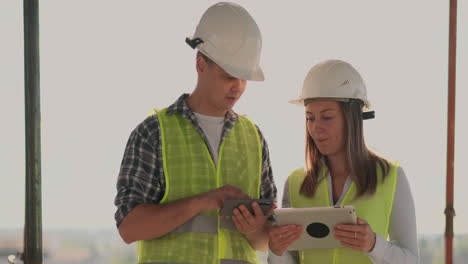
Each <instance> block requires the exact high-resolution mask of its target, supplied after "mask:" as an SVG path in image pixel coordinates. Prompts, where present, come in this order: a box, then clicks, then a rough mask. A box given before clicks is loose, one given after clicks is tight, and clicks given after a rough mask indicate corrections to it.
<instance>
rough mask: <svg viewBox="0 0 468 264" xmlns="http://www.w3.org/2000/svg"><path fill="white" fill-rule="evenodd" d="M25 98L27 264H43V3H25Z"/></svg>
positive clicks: (24, 256)
mask: <svg viewBox="0 0 468 264" xmlns="http://www.w3.org/2000/svg"><path fill="white" fill-rule="evenodd" d="M23 9H24V79H25V87H24V97H25V129H26V133H25V139H26V144H25V145H26V200H25V208H26V212H25V226H24V253H23V260H24V263H25V264H42V258H43V256H42V208H41V128H40V125H41V111H40V83H39V11H38V9H39V3H38V0H24V1H23Z"/></svg>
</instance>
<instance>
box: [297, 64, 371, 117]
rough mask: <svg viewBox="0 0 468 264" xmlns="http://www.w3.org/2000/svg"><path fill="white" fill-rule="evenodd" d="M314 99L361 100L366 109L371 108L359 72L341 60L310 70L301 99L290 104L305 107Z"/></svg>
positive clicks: (318, 65)
mask: <svg viewBox="0 0 468 264" xmlns="http://www.w3.org/2000/svg"><path fill="white" fill-rule="evenodd" d="M314 98H328V99H337V100H343V99H344V100H349V99H360V100H361V101H362V102H363V103H364V107H365V108H367V109H368V108H370V106H371V105H370V103H369V101H368V100H367V91H366V85H365V84H364V80H363V79H362V77H361V75H360V74H359V72H358V71H357V70H356V69H354V68H353V66H351V64H349V63H347V62H344V61H340V60H327V61H324V62H321V63H319V64H317V65H315V66H314V67H313V68H312V69H310V71H309V73H308V74H307V76H306V78H305V80H304V85H303V87H302V92H301V95H300V97H299V99H296V100H291V101H289V102H290V103H293V104H299V105H304V101H305V100H306V99H314Z"/></svg>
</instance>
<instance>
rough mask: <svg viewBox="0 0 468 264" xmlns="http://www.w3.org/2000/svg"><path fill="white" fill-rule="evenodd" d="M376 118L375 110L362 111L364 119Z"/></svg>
mask: <svg viewBox="0 0 468 264" xmlns="http://www.w3.org/2000/svg"><path fill="white" fill-rule="evenodd" d="M373 118H375V111H368V112H363V113H362V119H363V120H366V119H373Z"/></svg>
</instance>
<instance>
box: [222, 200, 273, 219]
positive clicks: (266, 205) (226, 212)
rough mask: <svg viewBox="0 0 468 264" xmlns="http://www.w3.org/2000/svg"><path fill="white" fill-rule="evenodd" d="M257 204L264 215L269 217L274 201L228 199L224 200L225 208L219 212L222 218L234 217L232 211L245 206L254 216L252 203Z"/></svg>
mask: <svg viewBox="0 0 468 264" xmlns="http://www.w3.org/2000/svg"><path fill="white" fill-rule="evenodd" d="M253 202H257V203H258V205H259V206H260V209H261V210H262V212H263V214H264V215H267V214H268V212H269V211H270V208H271V207H272V206H273V201H272V200H268V199H226V200H224V203H223V207H222V208H221V210H220V211H219V215H221V216H233V214H232V210H234V209H235V208H237V207H239V206H240V205H244V206H245V207H247V209H248V210H249V211H250V213H251V214H252V215H254V210H253V208H252V203H253Z"/></svg>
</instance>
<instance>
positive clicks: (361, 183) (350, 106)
mask: <svg viewBox="0 0 468 264" xmlns="http://www.w3.org/2000/svg"><path fill="white" fill-rule="evenodd" d="M338 103H339V105H340V109H341V111H342V113H343V116H344V119H345V126H346V135H345V137H346V139H345V150H346V163H347V164H346V166H347V168H348V169H349V173H350V176H351V179H352V180H353V182H354V183H355V185H356V189H357V197H361V196H363V195H366V194H374V193H375V190H376V188H377V180H378V179H377V169H378V167H380V168H381V169H382V170H383V177H384V178H385V176H386V175H387V174H388V171H389V169H390V164H389V162H388V161H387V160H385V159H384V158H382V157H380V156H378V155H377V154H375V153H373V152H372V151H370V150H369V149H368V148H367V146H366V144H365V141H364V133H363V120H362V101H360V100H357V99H350V100H349V102H338ZM305 159H306V160H305V161H306V173H307V176H306V177H305V179H304V181H303V183H302V186H301V190H300V192H301V193H302V194H304V195H306V196H309V197H313V196H314V194H315V191H316V189H317V186H318V184H319V180H321V179H319V177H320V176H321V175H319V173H320V171H321V170H322V168H324V166H325V163H326V156H324V155H322V153H320V151H319V150H318V148H317V145H315V142H314V140H313V139H312V137H311V136H310V135H309V132H308V130H307V120H306V149H305Z"/></svg>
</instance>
